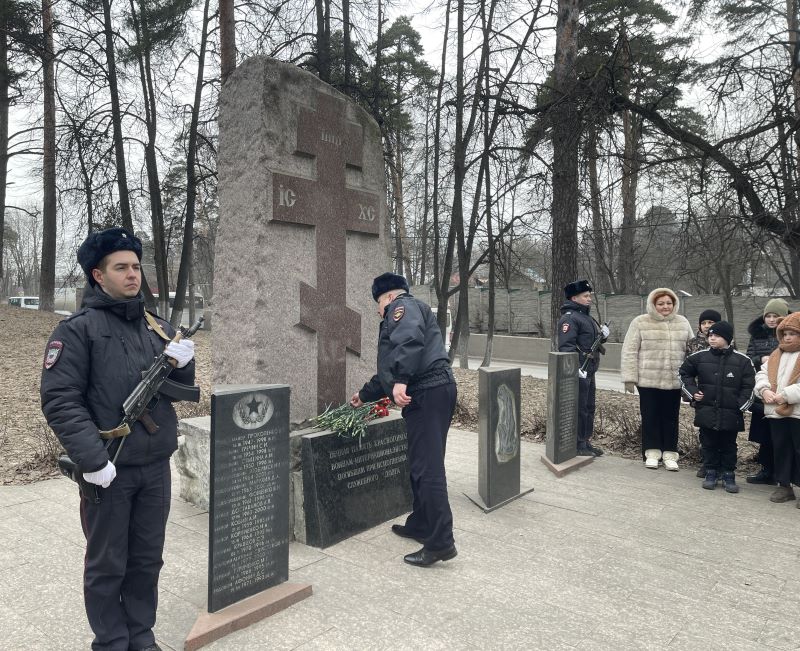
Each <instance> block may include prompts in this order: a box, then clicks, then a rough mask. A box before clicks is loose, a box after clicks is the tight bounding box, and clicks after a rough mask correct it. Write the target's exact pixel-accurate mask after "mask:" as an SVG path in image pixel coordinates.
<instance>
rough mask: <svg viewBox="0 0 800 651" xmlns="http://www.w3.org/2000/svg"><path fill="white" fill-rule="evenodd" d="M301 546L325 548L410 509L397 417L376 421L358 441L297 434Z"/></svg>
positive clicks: (405, 456)
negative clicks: (303, 541) (303, 524)
mask: <svg viewBox="0 0 800 651" xmlns="http://www.w3.org/2000/svg"><path fill="white" fill-rule="evenodd" d="M302 462H303V486H304V489H303V509H304V511H305V519H306V544H308V545H311V546H314V547H328V546H330V545H333V544H334V543H337V542H339V541H341V540H344V539H345V538H349V537H350V536H353V535H355V534H357V533H359V532H361V531H364V530H366V529H369V528H371V527H374V526H376V525H379V524H381V523H382V522H386V521H387V520H391V519H393V518H396V517H397V516H399V515H402V514H403V513H408V512H409V511H410V510H411V480H410V477H409V467H408V439H407V437H406V428H405V422H404V421H403V419H402V418H401V417H400V415H399V414H391V415H389V416H387V417H385V418H379V419H378V420H376V421H373V422H372V423H370V424H369V425H368V426H367V434H366V435H365V436H364V437H363V438H362V439H361V442H360V443H359V441H358V440H352V439H347V438H342V437H340V436H338V435H336V434H334V433H332V432H317V433H314V434H306V435H305V436H303V442H302Z"/></svg>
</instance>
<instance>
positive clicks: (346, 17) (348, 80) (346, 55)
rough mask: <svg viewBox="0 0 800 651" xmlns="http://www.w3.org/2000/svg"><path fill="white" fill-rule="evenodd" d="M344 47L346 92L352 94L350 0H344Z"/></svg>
mask: <svg viewBox="0 0 800 651" xmlns="http://www.w3.org/2000/svg"><path fill="white" fill-rule="evenodd" d="M342 48H343V49H344V92H345V93H346V94H347V95H350V94H351V93H352V92H353V89H352V88H351V85H352V81H351V78H350V77H351V74H352V72H351V67H352V65H353V53H352V51H351V49H352V46H351V44H350V0H342Z"/></svg>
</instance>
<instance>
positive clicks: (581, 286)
mask: <svg viewBox="0 0 800 651" xmlns="http://www.w3.org/2000/svg"><path fill="white" fill-rule="evenodd" d="M593 291H594V290H593V289H592V286H591V285H590V284H589V281H588V280H576V281H575V282H574V283H570V284H569V285H567V286H566V287H564V296H566V297H567V298H568V299H570V298H572V297H573V296H577V295H578V294H583V292H593Z"/></svg>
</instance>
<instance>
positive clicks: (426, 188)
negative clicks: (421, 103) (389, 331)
mask: <svg viewBox="0 0 800 651" xmlns="http://www.w3.org/2000/svg"><path fill="white" fill-rule="evenodd" d="M428 100H430V97H428ZM430 117H431V105H430V101H427V102H425V143H424V146H423V156H424V164H423V171H422V177H423V181H422V183H423V190H422V205H423V209H422V228H421V229H420V247H419V248H420V253H419V256H420V261H419V284H420V285H424V284H425V278H426V274H427V271H428V270H427V258H428V216H429V213H430V182H429V180H428V173H429V170H430V155H431V132H430Z"/></svg>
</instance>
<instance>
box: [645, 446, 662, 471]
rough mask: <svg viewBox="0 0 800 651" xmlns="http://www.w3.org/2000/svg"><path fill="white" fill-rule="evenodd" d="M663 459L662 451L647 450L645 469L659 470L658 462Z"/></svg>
mask: <svg viewBox="0 0 800 651" xmlns="http://www.w3.org/2000/svg"><path fill="white" fill-rule="evenodd" d="M660 458H661V450H655V449H653V450H645V451H644V467H645V468H650V469H651V470H656V469H657V468H658V460H659V459H660Z"/></svg>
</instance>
